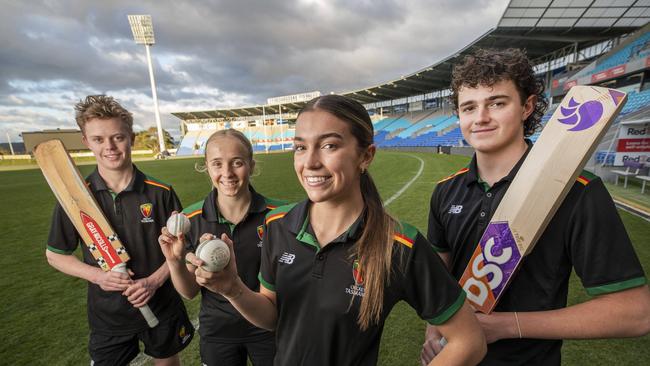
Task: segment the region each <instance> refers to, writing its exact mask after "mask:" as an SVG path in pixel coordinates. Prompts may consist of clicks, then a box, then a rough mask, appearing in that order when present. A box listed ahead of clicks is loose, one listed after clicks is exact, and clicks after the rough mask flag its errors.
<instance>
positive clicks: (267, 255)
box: [260, 201, 465, 366]
mask: <svg viewBox="0 0 650 366" xmlns="http://www.w3.org/2000/svg"><path fill="white" fill-rule="evenodd" d="M362 232H363V219H362V216H360V217H359V218H358V219H357V221H356V222H355V223H354V224H353V225H352V226H350V228H349V229H348V230H347V231H346V232H345V233H343V234H342V235H341V236H339V237H338V238H336V239H335V240H333V241H332V242H331V243H329V244H327V245H326V246H324V247H321V246H320V245H319V244H318V243H317V241H316V236H315V234H314V231H313V229H312V227H311V225H310V223H309V201H303V202H301V203H299V204H297V205H290V206H284V207H279V208H278V209H276V210H274V211H271V212H270V213H269V214H268V215H267V219H266V232H265V233H264V235H265V236H264V243H265V245H264V248H263V250H262V267H261V269H260V281H261V283H262V285H263V286H264V287H265V288H267V289H269V290H271V291H274V292H275V294H276V296H277V310H278V323H277V339H276V343H277V347H278V351H277V353H276V356H275V360H274V364H275V365H339V366H345V365H375V364H376V363H377V356H378V353H379V341H380V339H381V333H382V331H383V327H384V322H385V320H386V318H387V317H388V314H389V313H390V311H391V309H392V308H393V306H394V305H395V304H396V303H397V302H398V301H400V300H404V301H406V302H407V303H409V304H410V305H411V307H413V309H415V311H416V312H417V313H418V315H419V316H420V317H421V318H423V319H426V320H427V321H428V322H430V323H431V324H442V323H444V322H446V321H447V320H448V319H449V318H451V317H452V316H453V315H454V314H455V313H456V312H457V311H458V309H459V308H460V307H461V306H462V305H463V302H464V300H465V293H464V292H463V291H462V289H461V288H460V286H459V285H458V283H457V282H455V281H454V280H453V278H451V276H449V274H448V272H447V271H446V269H445V268H444V265H443V263H442V261H441V260H440V259H439V257H438V256H437V255H436V254H435V251H434V250H433V248H432V247H431V245H430V244H429V243H428V242H427V240H426V239H425V238H424V237H423V236H422V235H421V234H420V233H419V232H418V231H417V229H415V228H414V227H413V226H410V225H408V224H402V225H401V228H398V230H396V232H395V234H394V240H395V242H394V247H393V248H394V250H393V257H392V266H391V274H390V278H389V281H388V284H387V285H386V287H385V290H384V291H385V292H384V304H383V313H382V315H381V320H380V322H379V324H377V325H371V326H370V327H369V328H368V329H367V330H365V331H361V330H360V328H359V325H358V324H357V318H358V315H359V308H360V305H361V297H362V296H363V295H364V286H363V278H362V277H361V276H360V274H359V268H358V265H359V264H358V261H357V260H356V259H355V258H351V250H352V249H353V246H354V244H355V242H356V241H357V240H358V239H359V237H360V236H361V234H362Z"/></svg>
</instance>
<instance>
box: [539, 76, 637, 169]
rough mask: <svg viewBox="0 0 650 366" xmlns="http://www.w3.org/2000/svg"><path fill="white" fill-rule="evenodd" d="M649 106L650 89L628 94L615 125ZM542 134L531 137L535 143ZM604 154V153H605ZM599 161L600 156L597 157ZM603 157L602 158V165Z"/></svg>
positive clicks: (546, 117) (547, 113)
mask: <svg viewBox="0 0 650 366" xmlns="http://www.w3.org/2000/svg"><path fill="white" fill-rule="evenodd" d="M647 106H650V89H647V90H643V91H640V92H634V91H633V92H630V93H628V94H627V103H626V104H625V106H624V107H623V109H622V110H621V113H620V114H619V116H618V118H617V119H616V121H614V124H616V123H618V121H619V120H620V119H621V117H623V116H625V115H627V114H629V113H634V112H637V111H639V110H640V109H642V108H645V107H647ZM556 109H557V106H554V107H553V108H549V111H548V112H546V114H545V115H544V117H542V125H546V122H548V120H549V119H551V116H552V115H553V112H555V110H556ZM540 134H541V131H537V132H536V133H535V134H534V135H532V136H531V137H530V139H531V140H532V141H533V142H535V141H537V139H538V138H539V135H540ZM603 154H604V152H603ZM596 158H597V159H598V156H596ZM602 159H604V155H603V157H601V161H600V162H601V163H602ZM610 159H613V158H610V157H608V158H607V162H608V163H609V160H610Z"/></svg>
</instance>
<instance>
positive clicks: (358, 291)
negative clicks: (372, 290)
mask: <svg viewBox="0 0 650 366" xmlns="http://www.w3.org/2000/svg"><path fill="white" fill-rule="evenodd" d="M352 279H353V280H354V285H350V286H349V287H346V288H345V293H346V294H348V295H352V296H360V297H363V295H364V294H365V288H364V287H363V276H362V275H361V263H359V260H358V259H355V260H354V262H353V263H352Z"/></svg>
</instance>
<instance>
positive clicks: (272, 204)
mask: <svg viewBox="0 0 650 366" xmlns="http://www.w3.org/2000/svg"><path fill="white" fill-rule="evenodd" d="M264 201H266V208H268V209H269V210H275V209H276V208H278V207H280V206H286V205H287V203H288V202H287V201H282V200H276V199H273V198H268V197H264Z"/></svg>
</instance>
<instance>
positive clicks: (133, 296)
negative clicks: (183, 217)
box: [45, 95, 194, 366]
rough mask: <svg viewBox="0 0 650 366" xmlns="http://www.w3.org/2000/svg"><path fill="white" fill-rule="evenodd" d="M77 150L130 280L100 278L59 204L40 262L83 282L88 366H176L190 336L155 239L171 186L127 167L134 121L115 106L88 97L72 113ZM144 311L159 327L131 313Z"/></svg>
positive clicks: (174, 203)
mask: <svg viewBox="0 0 650 366" xmlns="http://www.w3.org/2000/svg"><path fill="white" fill-rule="evenodd" d="M75 110H76V120H77V124H78V125H79V128H81V132H82V140H83V143H84V144H85V145H86V146H87V147H88V149H90V150H91V151H92V152H93V155H95V159H96V160H97V169H96V170H95V171H94V172H93V173H91V174H90V175H89V176H88V177H87V178H86V182H87V184H88V187H89V188H90V190H91V192H92V194H93V196H94V197H95V199H96V200H97V203H99V206H100V208H101V210H102V211H103V212H104V214H105V215H106V218H107V219H108V221H109V222H110V223H111V226H112V227H113V229H115V231H116V232H117V234H118V236H119V237H120V239H121V240H122V242H123V244H124V246H125V247H126V249H127V252H128V253H129V255H130V257H131V260H130V261H129V268H130V270H131V271H132V276H131V278H129V276H127V275H125V274H121V273H118V272H104V271H102V270H101V269H100V268H99V265H98V264H97V262H96V261H95V259H94V258H93V256H92V254H90V252H89V250H88V247H87V246H86V245H81V248H82V249H81V250H82V253H83V261H80V260H79V259H78V258H77V257H76V256H75V255H73V253H74V251H75V250H76V249H77V247H78V246H79V242H80V237H79V235H78V234H77V232H76V230H75V229H74V226H73V225H72V222H71V221H70V219H68V217H67V216H66V214H65V212H64V211H63V209H62V208H61V205H59V204H57V205H56V207H55V209H54V215H53V216H52V225H51V227H50V235H49V237H48V243H47V250H46V251H45V253H46V257H47V260H48V262H49V263H50V265H52V266H53V267H54V268H56V269H58V270H59V271H61V272H63V273H65V274H68V275H70V276H74V277H78V278H81V279H84V280H86V281H88V323H89V326H90V340H89V342H88V350H89V352H90V357H91V365H95V366H99V365H126V364H128V363H129V362H130V361H131V360H133V359H134V358H135V357H136V356H137V355H138V353H139V351H140V350H139V342H142V343H144V347H145V349H144V352H145V353H146V354H148V355H149V356H151V357H153V359H154V364H155V365H156V366H174V365H179V364H180V361H179V357H178V352H180V351H181V350H182V349H184V348H185V347H187V345H188V344H189V342H190V340H191V339H192V336H193V334H194V328H193V326H192V323H191V322H190V321H189V318H188V317H187V312H186V311H185V306H184V305H183V302H182V300H181V298H180V296H179V295H178V293H177V292H176V290H174V287H173V285H172V283H171V280H170V279H169V268H168V267H167V264H166V263H165V257H164V256H163V254H162V252H161V250H160V246H159V245H158V242H157V241H158V235H159V233H160V230H161V228H162V227H163V226H165V223H166V222H167V218H168V217H169V216H170V214H171V213H172V211H180V210H181V204H180V201H179V200H178V197H177V196H176V193H174V190H173V189H172V187H171V186H169V185H167V184H165V183H163V182H161V181H159V180H157V179H155V178H152V177H150V176H147V175H145V174H144V173H142V172H141V171H140V170H139V169H138V168H137V167H136V166H135V165H133V163H132V161H131V147H132V146H133V141H134V138H135V135H134V134H133V117H132V115H131V113H130V112H129V111H127V110H126V109H125V108H123V107H122V106H121V105H120V104H119V103H118V102H117V101H116V100H115V99H113V98H112V97H108V96H105V95H93V96H88V97H86V99H85V100H83V101H80V102H79V103H77V105H76V106H75ZM144 305H149V307H150V308H151V310H152V311H153V312H154V314H155V315H156V316H157V317H158V320H159V321H160V324H158V325H157V326H156V327H154V328H149V327H148V325H147V323H146V321H145V319H144V318H143V317H142V315H141V314H140V312H139V311H138V310H137V308H138V307H142V306H144Z"/></svg>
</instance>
